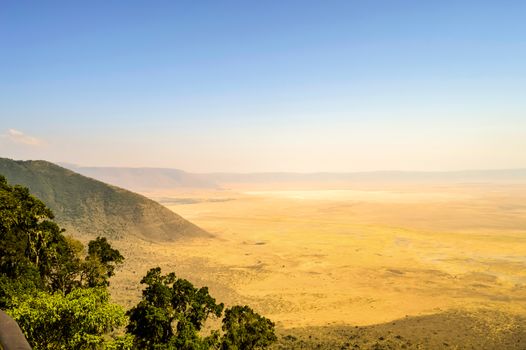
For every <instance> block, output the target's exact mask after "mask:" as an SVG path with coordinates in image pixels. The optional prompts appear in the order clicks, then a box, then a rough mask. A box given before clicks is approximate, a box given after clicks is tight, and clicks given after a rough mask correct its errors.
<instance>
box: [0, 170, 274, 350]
mask: <svg viewBox="0 0 526 350" xmlns="http://www.w3.org/2000/svg"><path fill="white" fill-rule="evenodd" d="M53 218H54V217H53V213H52V212H51V210H50V209H48V208H47V207H46V206H45V205H44V203H43V202H41V201H40V200H39V199H37V198H36V197H33V196H32V195H31V194H30V193H29V190H28V189H27V188H25V187H21V186H10V185H9V184H8V183H7V181H6V179H5V178H4V177H2V176H0V308H2V309H5V310H6V311H7V313H8V314H10V315H11V316H12V317H13V318H14V319H15V320H16V321H17V322H18V324H19V325H20V328H21V329H22V331H23V332H24V334H25V335H26V337H27V338H28V341H29V343H30V344H31V346H33V348H34V349H35V350H39V349H188V350H198V349H203V350H204V349H224V350H227V349H239V350H241V349H247V350H250V349H264V348H266V347H268V346H269V345H270V344H271V343H273V342H274V341H275V340H276V336H275V335H274V324H273V323H272V322H271V321H270V320H268V319H266V318H264V317H262V316H260V315H258V314H257V313H255V312H254V311H252V310H251V309H250V308H249V307H247V306H234V307H232V308H231V309H227V310H226V311H225V317H224V318H223V327H222V332H221V331H220V330H213V331H212V332H211V333H210V334H209V335H207V336H206V335H203V334H202V333H203V332H202V327H203V325H204V323H205V322H206V321H207V319H208V318H209V317H215V318H220V317H221V316H222V314H223V309H224V305H223V304H222V303H220V304H218V303H216V300H215V299H214V298H212V297H211V296H210V294H209V293H208V288H206V287H202V288H195V287H194V286H193V285H192V284H191V283H190V282H189V281H187V280H185V279H181V278H177V277H176V276H175V274H174V273H170V274H168V275H162V274H161V270H160V268H154V269H151V270H150V271H149V272H148V273H147V275H146V276H145V277H144V278H143V279H142V281H141V283H143V284H146V288H145V289H144V291H143V297H142V300H141V301H140V302H139V304H138V305H136V306H135V307H133V308H132V309H131V310H129V311H128V312H127V313H125V311H124V309H123V308H122V307H121V306H119V305H116V304H112V303H111V302H110V297H109V293H108V290H107V287H108V285H109V283H110V281H109V279H110V277H112V276H113V275H114V273H115V269H116V267H117V266H118V265H120V264H122V263H123V261H124V257H123V256H122V255H121V254H120V253H119V251H117V250H116V249H114V248H112V247H111V245H110V244H109V243H108V241H107V240H106V238H103V237H97V238H96V239H95V240H92V241H90V242H89V243H88V249H87V252H85V249H84V247H83V245H82V244H81V243H80V242H79V241H77V240H75V239H73V238H71V237H66V236H64V230H63V229H61V228H60V227H59V226H58V225H57V224H56V223H55V222H54V221H53ZM126 324H127V326H126ZM124 326H126V327H125V330H126V333H124ZM119 330H120V335H117V334H119Z"/></svg>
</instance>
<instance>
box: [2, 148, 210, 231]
mask: <svg viewBox="0 0 526 350" xmlns="http://www.w3.org/2000/svg"><path fill="white" fill-rule="evenodd" d="M0 174H1V175H3V176H5V177H6V178H7V180H8V181H9V182H10V183H12V184H20V185H23V186H27V187H29V189H30V191H31V193H33V194H35V195H36V196H37V197H38V198H40V199H41V200H42V201H43V202H44V203H46V205H48V206H49V207H50V208H51V209H52V210H53V212H54V214H55V216H56V219H57V221H58V222H59V223H60V225H61V226H62V227H64V228H65V229H66V230H67V231H68V232H69V233H73V234H74V235H76V236H78V237H79V236H80V237H93V236H96V235H104V236H107V237H110V238H114V239H115V238H124V237H128V236H130V235H133V236H137V237H141V238H144V239H147V240H161V241H164V240H175V239H179V238H184V237H195V236H207V235H208V233H207V232H205V231H204V230H202V229H200V228H199V227H197V226H195V225H194V224H192V223H190V222H188V221H187V220H185V219H183V218H182V217H180V216H179V215H177V214H175V213H173V212H172V211H170V210H168V209H167V208H165V207H163V206H162V205H160V204H158V203H156V202H154V201H152V200H150V199H148V198H146V197H143V196H141V195H139V194H136V193H133V192H130V191H127V190H124V189H121V188H118V187H114V186H111V185H108V184H105V183H103V182H100V181H97V180H94V179H91V178H89V177H85V176H83V175H80V174H77V173H75V172H73V171H71V170H68V169H65V168H62V167H60V166H58V165H55V164H53V163H50V162H46V161H40V160H39V161H14V160H11V159H5V158H0Z"/></svg>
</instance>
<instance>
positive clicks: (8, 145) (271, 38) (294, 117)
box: [0, 0, 526, 172]
mask: <svg viewBox="0 0 526 350" xmlns="http://www.w3.org/2000/svg"><path fill="white" fill-rule="evenodd" d="M525 15H526V2H524V1H519V0H517V1H506V0H502V1H483V0H478V1H462V0H454V1H453V0H451V1H450V0H443V1H421V0H414V1H411V0H407V1H400V0H370V1H364V0H345V1H333V0H319V1H311V0H298V1H296V0H268V1H251V0H244V1H230V0H210V1H205V0H203V1H190V0H180V1H178V0H172V1H162V0H158V1H134V0H126V1H116V0H111V1H108V0H104V1H96V0H91V1H82V2H81V1H52V0H49V1H36V0H35V1H25V0H12V1H8V0H0V157H8V158H13V159H45V160H49V161H53V162H68V163H74V164H79V165H86V166H132V167H142V166H147V167H167V168H179V169H184V170H187V171H192V172H218V171H222V172H262V171H293V172H320V171H327V172H352V171H371V170H425V171H430V170H440V171H443V170H463V169H500V168H526V64H525V62H526V21H525V20H524V17H525Z"/></svg>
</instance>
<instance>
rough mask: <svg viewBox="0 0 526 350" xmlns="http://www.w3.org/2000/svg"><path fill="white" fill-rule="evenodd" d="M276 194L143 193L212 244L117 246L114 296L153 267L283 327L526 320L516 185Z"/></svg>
mask: <svg viewBox="0 0 526 350" xmlns="http://www.w3.org/2000/svg"><path fill="white" fill-rule="evenodd" d="M278 188H279V190H276V189H275V188H272V189H265V188H250V186H246V185H245V186H243V187H241V186H238V187H237V188H236V187H235V185H233V186H231V189H230V190H228V191H209V192H181V191H175V190H173V191H163V192H156V193H146V194H147V195H148V196H150V197H151V198H154V199H157V200H159V201H160V202H161V203H163V204H165V205H166V206H167V207H169V208H170V209H172V210H173V211H175V212H176V213H178V214H180V215H182V216H183V217H185V218H187V219H189V220H190V221H192V222H194V223H196V224H197V225H199V226H201V227H203V228H204V229H206V230H208V231H209V232H211V233H212V234H214V235H215V238H214V239H207V240H205V239H198V240H193V241H181V242H174V243H170V244H162V245H159V244H157V243H148V242H140V241H126V242H118V243H117V245H120V247H119V248H120V249H122V250H123V251H124V253H125V254H127V255H128V262H127V264H125V265H124V267H123V269H122V271H121V272H120V273H119V274H118V275H117V276H116V279H115V282H114V285H113V288H114V293H115V295H116V297H117V298H120V299H121V300H122V301H123V302H128V303H131V302H133V301H134V300H136V299H135V298H136V296H137V293H138V289H137V287H136V286H135V284H136V282H137V280H138V279H140V276H142V275H143V274H144V272H145V271H146V270H147V268H149V267H151V266H153V265H161V266H162V267H164V268H166V269H171V270H175V271H176V272H177V273H178V275H180V276H183V277H186V278H188V279H190V280H191V281H193V282H194V283H196V284H198V285H208V286H210V289H211V292H212V295H214V296H216V297H217V298H218V299H220V300H224V301H226V302H227V303H228V304H233V303H248V304H250V305H252V306H253V307H254V308H255V309H257V310H258V311H260V312H262V313H263V314H265V315H266V316H268V317H269V318H271V319H272V320H274V321H276V322H277V323H278V325H280V326H282V327H297V326H320V325H327V324H343V323H345V324H352V325H366V324H375V323H381V322H386V321H391V320H395V319H399V318H403V317H405V316H406V315H410V316H414V315H424V314H431V313H439V312H442V311H446V310H450V309H462V310H466V309H467V310H478V309H495V310H499V311H501V312H509V313H511V314H523V315H525V314H526V302H525V301H526V185H519V184H513V185H512V184H508V185H506V184H500V185H497V184H491V185H490V184H478V185H474V184H471V185H469V184H465V185H430V184H426V185H413V186H408V185H390V186H388V185H385V186H377V187H376V188H372V187H370V186H362V187H360V188H356V187H350V188H347V189H331V190H324V189H320V188H319V187H318V188H316V189H311V190H298V189H292V190H289V189H287V188H285V187H283V186H281V187H278Z"/></svg>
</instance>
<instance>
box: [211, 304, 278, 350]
mask: <svg viewBox="0 0 526 350" xmlns="http://www.w3.org/2000/svg"><path fill="white" fill-rule="evenodd" d="M223 331H224V332H225V334H224V335H223V338H222V342H221V348H222V349H223V350H251V349H265V348H267V347H268V346H269V345H270V344H272V343H273V342H275V341H276V340H277V338H276V335H275V333H274V323H273V322H272V321H270V320H269V319H268V318H265V317H263V316H260V315H259V314H257V313H255V312H254V311H253V310H252V309H251V308H250V307H248V306H246V305H245V306H234V307H232V308H230V309H227V310H225V317H224V318H223Z"/></svg>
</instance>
